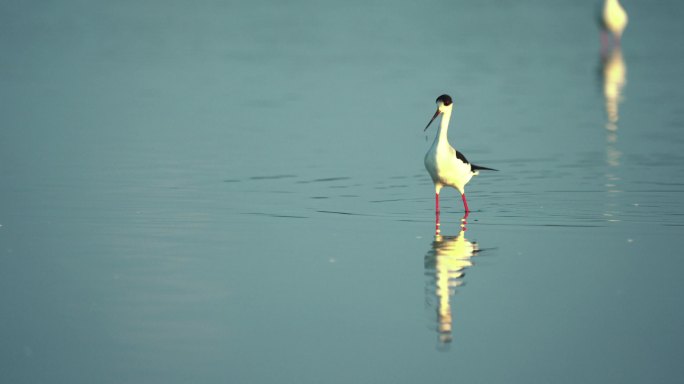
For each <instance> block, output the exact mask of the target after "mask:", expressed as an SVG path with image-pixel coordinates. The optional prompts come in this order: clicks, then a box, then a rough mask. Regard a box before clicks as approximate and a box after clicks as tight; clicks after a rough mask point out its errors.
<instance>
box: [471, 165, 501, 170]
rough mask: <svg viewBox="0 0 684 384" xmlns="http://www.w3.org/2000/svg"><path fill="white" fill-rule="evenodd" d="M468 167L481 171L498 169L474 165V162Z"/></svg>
mask: <svg viewBox="0 0 684 384" xmlns="http://www.w3.org/2000/svg"><path fill="white" fill-rule="evenodd" d="M470 168H471V169H472V170H473V171H480V170H483V171H498V169H494V168H487V167H483V166H481V165H475V164H470Z"/></svg>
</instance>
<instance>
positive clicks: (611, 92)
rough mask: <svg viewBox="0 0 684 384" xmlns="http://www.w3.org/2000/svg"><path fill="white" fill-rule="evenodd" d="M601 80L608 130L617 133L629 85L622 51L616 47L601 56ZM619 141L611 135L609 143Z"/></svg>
mask: <svg viewBox="0 0 684 384" xmlns="http://www.w3.org/2000/svg"><path fill="white" fill-rule="evenodd" d="M601 78H602V80H603V98H604V100H605V103H606V116H607V118H608V122H607V123H606V129H608V131H609V132H613V133H615V132H617V129H618V120H619V119H620V113H619V106H620V103H621V102H622V90H623V88H624V87H625V84H626V83H627V66H626V65H625V60H624V58H623V57H622V49H620V46H615V47H613V48H612V49H611V50H609V51H608V52H606V53H603V54H602V55H601ZM611 140H613V141H614V140H617V137H612V138H611V136H610V135H609V137H608V141H609V142H610V141H611Z"/></svg>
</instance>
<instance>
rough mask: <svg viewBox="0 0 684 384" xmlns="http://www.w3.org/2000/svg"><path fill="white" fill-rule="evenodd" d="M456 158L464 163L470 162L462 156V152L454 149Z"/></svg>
mask: <svg viewBox="0 0 684 384" xmlns="http://www.w3.org/2000/svg"><path fill="white" fill-rule="evenodd" d="M456 158H457V159H459V160H461V161H462V162H464V163H466V164H470V162H469V161H468V159H466V157H465V156H463V154H462V153H461V152H459V151H456Z"/></svg>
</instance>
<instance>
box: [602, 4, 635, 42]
mask: <svg viewBox="0 0 684 384" xmlns="http://www.w3.org/2000/svg"><path fill="white" fill-rule="evenodd" d="M628 20H629V18H628V17H627V12H625V9H624V8H622V5H620V2H619V1H618V0H604V2H603V9H602V10H601V17H600V18H599V24H600V26H601V49H602V50H603V51H605V50H607V49H608V48H609V45H610V44H609V41H608V35H609V34H610V35H612V36H613V41H614V43H615V45H618V46H619V45H620V39H621V38H622V32H623V31H624V30H625V27H627V22H628Z"/></svg>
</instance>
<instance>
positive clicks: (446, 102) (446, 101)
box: [435, 95, 453, 106]
mask: <svg viewBox="0 0 684 384" xmlns="http://www.w3.org/2000/svg"><path fill="white" fill-rule="evenodd" d="M439 102H441V103H442V104H444V105H446V106H449V105H451V103H453V101H452V100H451V96H449V95H442V96H440V97H438V98H437V100H435V103H439Z"/></svg>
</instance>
